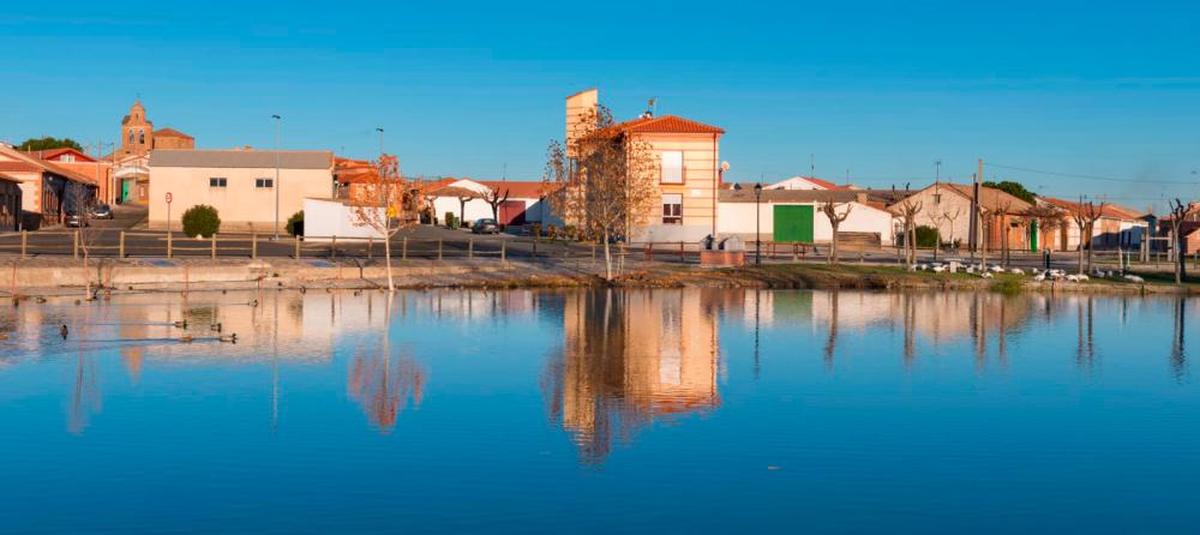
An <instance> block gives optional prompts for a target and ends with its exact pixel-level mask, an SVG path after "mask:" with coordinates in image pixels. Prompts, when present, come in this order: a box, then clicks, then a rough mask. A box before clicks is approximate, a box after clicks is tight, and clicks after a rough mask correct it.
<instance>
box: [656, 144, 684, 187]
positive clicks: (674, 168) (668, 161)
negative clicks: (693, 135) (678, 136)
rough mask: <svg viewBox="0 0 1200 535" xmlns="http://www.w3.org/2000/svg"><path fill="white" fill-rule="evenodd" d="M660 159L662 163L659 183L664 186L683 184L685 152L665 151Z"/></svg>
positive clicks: (660, 155)
mask: <svg viewBox="0 0 1200 535" xmlns="http://www.w3.org/2000/svg"><path fill="white" fill-rule="evenodd" d="M659 159H660V160H661V161H662V168H661V169H660V171H659V172H660V176H659V181H660V182H662V183H663V184H683V151H680V150H668V151H663V152H661V153H660V154H659Z"/></svg>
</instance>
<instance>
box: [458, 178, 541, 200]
mask: <svg viewBox="0 0 1200 535" xmlns="http://www.w3.org/2000/svg"><path fill="white" fill-rule="evenodd" d="M474 182H478V183H480V184H483V185H484V186H487V187H489V188H492V189H494V190H496V191H499V192H500V194H501V195H503V194H504V192H505V191H507V192H508V197H509V198H510V199H540V198H541V197H542V194H543V191H544V189H545V184H543V183H541V182H529V181H516V180H475V181H474Z"/></svg>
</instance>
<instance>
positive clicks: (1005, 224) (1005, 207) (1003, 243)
mask: <svg viewBox="0 0 1200 535" xmlns="http://www.w3.org/2000/svg"><path fill="white" fill-rule="evenodd" d="M1011 213H1012V201H1000V203H999V206H997V207H996V209H995V210H993V217H994V218H995V219H996V223H997V224H998V225H1000V263H1001V264H1003V265H1005V266H1008V263H1009V260H1010V257H1009V246H1008V230H1009V221H1008V218H1009V216H1010V215H1011ZM985 241H986V240H985Z"/></svg>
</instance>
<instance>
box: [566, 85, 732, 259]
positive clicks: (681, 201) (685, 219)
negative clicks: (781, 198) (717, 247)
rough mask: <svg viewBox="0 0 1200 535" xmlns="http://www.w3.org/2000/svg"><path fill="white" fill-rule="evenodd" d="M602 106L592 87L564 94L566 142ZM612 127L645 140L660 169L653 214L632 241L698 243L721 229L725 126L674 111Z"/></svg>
mask: <svg viewBox="0 0 1200 535" xmlns="http://www.w3.org/2000/svg"><path fill="white" fill-rule="evenodd" d="M598 105H599V91H597V90H596V89H589V90H587V91H583V92H580V93H576V94H574V95H571V96H569V97H567V99H566V111H567V120H566V131H567V146H571V145H572V143H571V141H572V134H573V132H577V131H578V130H579V129H578V128H577V126H578V124H579V121H580V120H581V118H582V117H585V116H587V114H589V112H592V111H594V110H595V109H596V107H597V106H598ZM613 128H614V130H616V131H618V132H620V133H621V134H622V135H626V136H629V137H630V138H631V139H632V140H634V141H637V142H642V143H645V144H646V146H648V147H649V149H650V152H651V153H652V154H653V156H654V158H655V159H656V162H655V164H656V166H657V168H658V173H657V174H658V176H657V182H658V187H657V193H656V195H657V196H658V200H659V202H658V203H655V206H656V208H654V209H653V210H654V213H652V214H649V217H647V218H645V221H646V222H647V223H646V224H645V225H643V226H640V227H638V228H635V229H633V232H631V236H630V238H631V239H632V240H633V241H639V242H642V241H653V242H668V241H687V242H697V241H699V240H701V239H703V238H704V237H705V236H708V235H714V236H715V235H716V234H717V191H718V190H719V189H720V183H721V179H722V177H721V173H722V171H721V168H722V163H721V159H720V142H721V136H722V135H724V134H725V131H724V130H722V129H721V128H718V127H716V126H711V125H707V124H704V123H700V122H697V121H693V120H691V119H685V118H683V117H678V116H675V115H662V116H654V115H652V114H651V113H649V112H647V113H646V114H643V115H642V116H641V117H638V118H637V119H633V120H630V121H625V122H621V123H618V124H616V125H614V126H613Z"/></svg>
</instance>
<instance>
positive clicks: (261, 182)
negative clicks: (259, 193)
mask: <svg viewBox="0 0 1200 535" xmlns="http://www.w3.org/2000/svg"><path fill="white" fill-rule="evenodd" d="M254 187H256V188H273V187H275V179H273V178H256V179H254Z"/></svg>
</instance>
